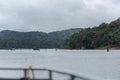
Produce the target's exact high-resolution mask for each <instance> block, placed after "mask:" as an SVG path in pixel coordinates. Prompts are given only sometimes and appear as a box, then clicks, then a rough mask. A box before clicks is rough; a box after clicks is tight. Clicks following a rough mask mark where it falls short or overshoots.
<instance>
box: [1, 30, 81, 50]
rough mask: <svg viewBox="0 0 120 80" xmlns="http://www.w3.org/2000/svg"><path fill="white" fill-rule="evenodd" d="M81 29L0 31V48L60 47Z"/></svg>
mask: <svg viewBox="0 0 120 80" xmlns="http://www.w3.org/2000/svg"><path fill="white" fill-rule="evenodd" d="M80 30H81V29H80V28H76V29H69V30H63V31H56V32H51V33H44V32H38V31H32V32H18V31H11V30H4V31H1V32H0V49H9V48H35V47H37V48H60V47H62V46H63V44H64V43H65V41H66V39H68V38H69V37H70V36H71V35H73V34H74V33H78V32H79V31H80Z"/></svg>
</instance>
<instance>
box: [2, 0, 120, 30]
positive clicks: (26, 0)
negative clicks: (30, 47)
mask: <svg viewBox="0 0 120 80" xmlns="http://www.w3.org/2000/svg"><path fill="white" fill-rule="evenodd" d="M119 17H120V0H0V30H5V29H10V30H17V31H42V32H51V31H56V30H64V29H70V28H86V27H93V26H97V25H99V24H101V23H102V22H111V21H113V20H115V19H117V18H119Z"/></svg>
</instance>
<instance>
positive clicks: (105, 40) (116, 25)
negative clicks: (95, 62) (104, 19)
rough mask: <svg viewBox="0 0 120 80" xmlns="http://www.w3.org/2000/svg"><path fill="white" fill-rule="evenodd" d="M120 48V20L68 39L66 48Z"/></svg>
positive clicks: (103, 24)
mask: <svg viewBox="0 0 120 80" xmlns="http://www.w3.org/2000/svg"><path fill="white" fill-rule="evenodd" d="M118 46H120V19H117V20H115V21H113V22H111V23H110V24H107V23H102V24H100V25H99V26H98V27H93V28H86V29H84V30H82V31H80V32H79V33H76V34H74V35H72V36H71V37H70V38H69V39H67V41H66V43H65V48H70V49H82V48H85V49H95V48H106V47H118Z"/></svg>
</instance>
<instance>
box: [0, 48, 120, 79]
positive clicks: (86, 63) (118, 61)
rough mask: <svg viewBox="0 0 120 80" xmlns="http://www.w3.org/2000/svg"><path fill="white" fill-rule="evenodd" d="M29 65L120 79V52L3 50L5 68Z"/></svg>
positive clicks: (0, 60)
mask: <svg viewBox="0 0 120 80" xmlns="http://www.w3.org/2000/svg"><path fill="white" fill-rule="evenodd" d="M29 65H31V66H32V67H33V68H49V69H55V70H59V71H64V72H69V73H73V74H77V75H83V76H86V77H94V78H96V79H100V80H101V79H104V80H120V50H110V52H107V51H106V50H59V49H58V50H56V49H41V50H39V51H38V50H30V49H25V50H0V67H1V68H2V67H11V68H14V67H15V68H16V67H17V68H20V67H22V68H24V67H25V68H27V67H28V66H29ZM0 76H1V77H5V76H6V73H2V72H0ZM8 76H9V75H8Z"/></svg>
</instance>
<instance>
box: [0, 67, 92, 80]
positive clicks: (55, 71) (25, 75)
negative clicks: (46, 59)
mask: <svg viewBox="0 0 120 80" xmlns="http://www.w3.org/2000/svg"><path fill="white" fill-rule="evenodd" d="M0 71H23V74H24V77H23V78H24V79H26V80H27V78H28V73H27V72H28V68H0ZM31 71H32V72H34V71H47V73H48V79H46V80H53V77H54V75H53V73H58V74H62V75H66V76H69V77H70V80H75V79H76V78H77V79H79V80H91V79H89V78H86V77H82V76H77V75H74V74H71V73H66V72H62V71H57V70H52V69H46V68H31ZM32 75H33V79H30V80H36V79H35V74H34V73H33V74H32ZM21 79H22V78H21ZM37 80H41V79H37Z"/></svg>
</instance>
